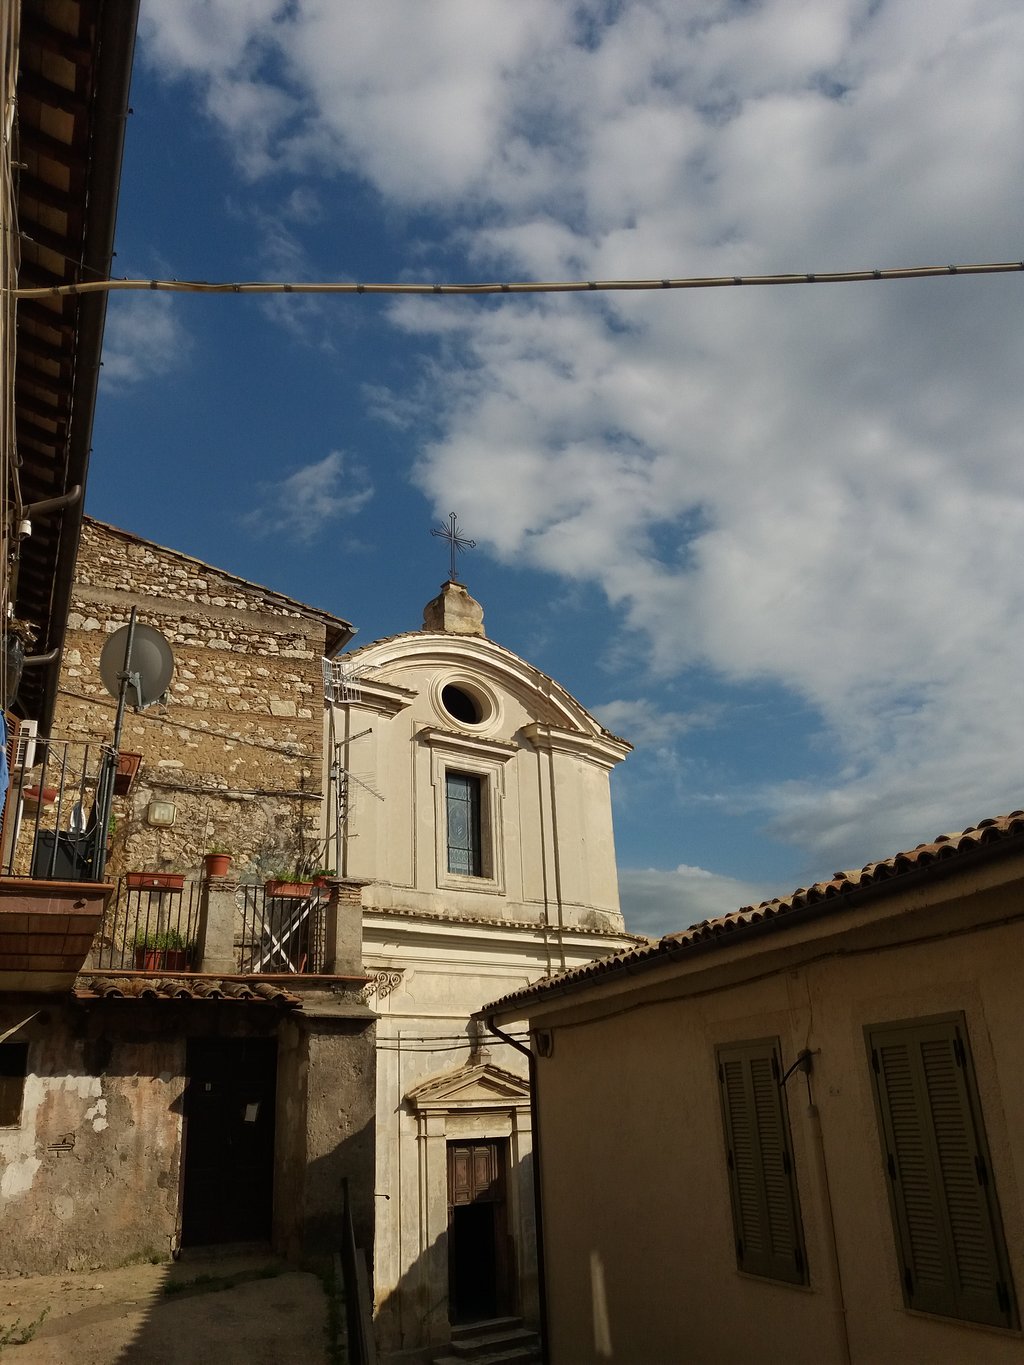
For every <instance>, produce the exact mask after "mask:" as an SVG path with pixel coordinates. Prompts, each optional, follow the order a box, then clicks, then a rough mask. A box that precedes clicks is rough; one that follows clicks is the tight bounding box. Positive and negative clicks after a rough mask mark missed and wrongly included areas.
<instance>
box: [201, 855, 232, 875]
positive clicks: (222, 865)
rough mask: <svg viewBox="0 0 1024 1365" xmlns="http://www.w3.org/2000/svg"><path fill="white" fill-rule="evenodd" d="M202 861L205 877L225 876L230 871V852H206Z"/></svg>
mask: <svg viewBox="0 0 1024 1365" xmlns="http://www.w3.org/2000/svg"><path fill="white" fill-rule="evenodd" d="M203 861H204V863H205V864H206V875H207V877H226V876H227V875H228V873H229V872H230V871H231V854H230V853H207V855H206V857H205V858H204V859H203Z"/></svg>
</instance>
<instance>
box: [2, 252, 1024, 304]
mask: <svg viewBox="0 0 1024 1365" xmlns="http://www.w3.org/2000/svg"><path fill="white" fill-rule="evenodd" d="M1015 271H1024V261H989V262H985V263H982V264H979V265H916V266H905V267H904V266H901V267H898V268H895V269H891V270H833V271H822V272H814V273H806V274H796V275H694V276H690V277H684V278H679V279H661V280H555V281H546V282H545V281H540V280H517V281H510V282H506V283H498V282H493V281H492V282H483V283H480V284H357V283H355V282H353V281H337V280H336V281H329V282H325V283H320V284H315V283H309V282H296V283H293V284H282V283H276V282H273V281H270V280H250V281H248V282H244V283H234V284H231V283H210V282H208V281H205V280H80V281H79V282H78V283H77V284H55V285H50V286H45V287H39V288H31V289H29V288H26V289H15V290H13V291H12V292H13V294H14V297H15V298H18V299H52V298H67V297H69V296H70V295H72V294H108V293H117V292H120V291H123V290H136V291H141V290H147V289H148V290H156V291H159V292H162V293H169V294H424V295H432V294H433V295H438V294H440V295H484V294H583V293H613V292H616V291H618V292H623V291H630V290H632V291H642V290H650V291H653V290H657V289H728V288H733V287H735V286H737V285H768V284H866V283H868V282H869V281H872V280H918V279H927V278H929V277H934V276H949V275H1008V274H1012V273H1013V272H1015Z"/></svg>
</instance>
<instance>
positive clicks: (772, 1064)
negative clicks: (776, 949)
mask: <svg viewBox="0 0 1024 1365" xmlns="http://www.w3.org/2000/svg"><path fill="white" fill-rule="evenodd" d="M717 1055H718V1079H719V1086H720V1090H721V1097H722V1119H723V1124H724V1127H725V1141H726V1160H727V1163H728V1168H729V1191H730V1195H731V1198H732V1214H733V1224H734V1227H735V1233H736V1260H737V1264H738V1265H739V1267H740V1269H741V1270H745V1271H747V1272H749V1273H750V1274H752V1275H765V1276H767V1277H768V1278H769V1279H773V1280H787V1281H789V1282H791V1283H793V1284H804V1283H806V1280H807V1273H806V1264H805V1258H804V1252H803V1236H802V1230H801V1226H800V1213H799V1207H798V1204H797V1196H796V1182H795V1180H794V1176H793V1156H792V1151H791V1148H790V1142H789V1125H788V1121H787V1117H786V1108H785V1093H784V1091H783V1090H782V1089H781V1087H780V1085H779V1078H780V1076H781V1068H780V1065H779V1048H778V1044H777V1043H776V1042H774V1041H768V1042H759V1043H742V1044H736V1045H734V1046H729V1047H723V1048H719V1049H718V1054H717Z"/></svg>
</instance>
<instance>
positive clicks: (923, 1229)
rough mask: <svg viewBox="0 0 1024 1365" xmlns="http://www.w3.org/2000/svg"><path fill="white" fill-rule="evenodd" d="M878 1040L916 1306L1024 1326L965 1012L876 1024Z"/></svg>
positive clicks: (891, 1170) (886, 1131) (876, 1054)
mask: <svg viewBox="0 0 1024 1365" xmlns="http://www.w3.org/2000/svg"><path fill="white" fill-rule="evenodd" d="M868 1045H869V1048H870V1053H871V1065H872V1075H873V1077H874V1084H875V1096H876V1101H877V1106H878V1117H879V1123H880V1128H881V1133H882V1139H883V1142H884V1144H885V1153H886V1175H887V1181H888V1185H889V1195H890V1202H891V1206H892V1213H893V1221H894V1223H895V1227H896V1240H897V1247H898V1250H899V1253H900V1258H901V1271H902V1280H903V1292H904V1297H905V1299H906V1302H907V1304H908V1306H909V1307H911V1308H918V1309H920V1310H921V1311H922V1312H925V1313H941V1314H943V1315H944V1316H947V1317H955V1318H963V1319H965V1320H967V1321H969V1322H984V1323H990V1324H992V1325H994V1326H999V1327H1010V1326H1014V1325H1015V1324H1016V1321H1017V1318H1016V1310H1015V1307H1014V1303H1013V1293H1012V1286H1011V1281H1010V1275H1009V1265H1008V1262H1007V1258H1006V1247H1005V1243H1004V1241H1003V1233H1002V1225H1001V1222H1000V1218H999V1210H998V1206H997V1204H996V1199H995V1189H994V1187H993V1183H992V1178H991V1166H990V1163H989V1158H988V1150H987V1146H986V1143H985V1136H984V1131H983V1128H982V1124H981V1111H980V1108H979V1107H978V1102H977V1091H976V1087H975V1084H974V1074H973V1070H972V1067H971V1060H970V1053H969V1051H968V1048H967V1033H966V1028H965V1026H964V1023H963V1019H962V1016H961V1017H959V1018H957V1019H938V1020H926V1021H922V1022H921V1023H916V1024H900V1025H893V1026H889V1027H880V1028H872V1029H869V1030H868Z"/></svg>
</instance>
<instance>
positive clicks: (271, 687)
mask: <svg viewBox="0 0 1024 1365" xmlns="http://www.w3.org/2000/svg"><path fill="white" fill-rule="evenodd" d="M133 605H136V606H137V607H138V619H139V621H141V622H144V623H145V624H146V625H150V626H153V627H155V628H156V629H157V630H159V631H161V632H162V633H163V634H164V635H165V636H166V638H167V640H168V641H169V643H170V645H171V648H172V650H173V652H174V658H175V670H174V677H173V679H172V681H171V686H170V691H169V697H168V701H167V704H166V706H164V705H161V704H156V705H154V706H152V707H150V708H149V709H148V710H147V711H145V712H143V713H141V714H139V715H136V714H135V713H134V712H132V711H131V710H129V711H128V712H127V713H126V718H125V725H124V732H123V736H122V742H121V748H122V751H125V750H128V751H134V752H138V753H141V754H142V757H143V762H142V768H141V770H140V775H139V778H138V780H137V782H136V786H135V789H134V791H133V793H132V795H131V796H130V797H127V798H115V815H116V818H117V826H116V830H115V834H114V839H113V854H112V860H111V870H112V871H114V872H117V871H122V870H127V869H129V868H130V869H139V868H154V869H157V870H159V869H171V868H173V869H174V870H180V871H189V870H191V869H193V868H195V867H198V865H199V863H200V861H201V858H202V854H203V852H204V851H205V850H206V849H207V848H208V847H209V845H210V844H211V843H213V842H216V843H220V844H224V845H226V846H228V847H229V848H230V849H231V850H232V852H233V853H234V854H235V859H236V861H235V870H236V871H241V872H245V871H247V870H256V871H262V870H264V869H265V868H267V867H270V866H274V865H278V864H281V863H283V862H287V861H292V860H294V857H295V856H296V855H297V854H298V853H299V852H301V851H304V850H305V849H306V848H308V846H309V842H310V839H314V840H315V834H316V831H317V830H318V829H319V824H320V805H321V796H320V793H321V790H322V768H323V683H322V677H321V662H320V661H321V657H322V655H323V653H324V648H325V640H326V637H327V631H328V629H329V628H331V627H336V626H338V625H339V624H341V623H339V622H337V621H335V620H333V619H332V618H329V617H326V616H323V615H320V614H318V613H316V612H315V611H314V610H313V609H309V610H308V611H304V610H303V608H302V607H301V606H300V604H298V603H294V602H291V601H290V599H288V598H284V597H281V596H279V595H277V594H275V593H273V592H270V591H268V590H266V589H263V588H260V587H258V586H257V585H255V584H249V583H246V582H244V581H243V580H241V579H237V578H233V577H231V576H230V575H228V574H225V573H223V572H220V571H218V570H216V569H213V568H210V567H209V566H207V565H204V564H202V563H200V562H199V561H198V560H194V559H191V558H189V557H188V556H186V555H182V554H179V553H177V552H175V551H173V550H167V549H164V548H162V547H161V546H158V545H154V544H152V543H151V542H148V541H143V540H140V539H138V538H137V537H135V536H131V535H129V534H127V533H125V532H121V531H117V530H115V529H113V528H112V527H108V526H104V525H103V524H101V523H97V522H94V521H91V520H90V519H88V518H87V519H86V522H85V525H84V528H83V534H82V543H81V548H80V551H79V557H78V564H77V569H76V581H75V587H74V592H73V597H72V604H71V614H70V617H69V620H68V632H67V640H66V646H65V653H64V658H63V665H62V671H61V683H60V687H61V691H60V696H59V698H58V707H57V714H56V716H55V719H54V726H53V733H54V734H55V735H59V736H62V737H69V738H72V739H94V740H108V741H109V739H110V737H111V735H112V733H113V724H114V708H115V703H114V700H113V698H111V697H110V696H109V694H108V693H107V691H106V689H105V687H104V686H103V683H102V681H101V679H100V676H99V656H100V651H101V650H102V648H103V645H104V643H105V641H106V639H107V637H108V635H110V634H111V633H113V631H115V630H117V629H118V628H119V627H120V626H122V625H124V624H125V623H126V622H127V620H128V617H129V613H130V611H131V607H132V606H133ZM152 799H158V800H166V801H172V802H173V803H174V804H175V807H176V815H175V823H174V825H173V826H172V827H171V828H170V829H163V830H160V829H156V828H153V827H152V826H150V825H149V824H148V823H147V820H146V811H147V807H148V806H149V803H150V801H151V800H152Z"/></svg>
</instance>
